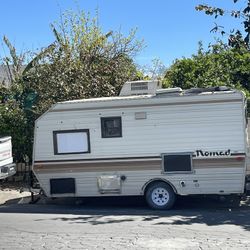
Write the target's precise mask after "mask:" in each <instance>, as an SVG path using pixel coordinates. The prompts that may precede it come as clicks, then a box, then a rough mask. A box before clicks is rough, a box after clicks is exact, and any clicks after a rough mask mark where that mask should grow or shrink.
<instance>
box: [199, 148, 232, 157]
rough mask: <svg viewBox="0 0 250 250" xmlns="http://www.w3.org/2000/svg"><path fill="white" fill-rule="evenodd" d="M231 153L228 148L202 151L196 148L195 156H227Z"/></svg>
mask: <svg viewBox="0 0 250 250" xmlns="http://www.w3.org/2000/svg"><path fill="white" fill-rule="evenodd" d="M229 155H231V151H230V149H228V150H226V151H203V150H196V157H200V156H229Z"/></svg>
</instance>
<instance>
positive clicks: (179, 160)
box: [162, 153, 192, 173]
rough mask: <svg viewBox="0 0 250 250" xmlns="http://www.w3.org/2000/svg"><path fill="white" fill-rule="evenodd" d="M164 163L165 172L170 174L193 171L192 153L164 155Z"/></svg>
mask: <svg viewBox="0 0 250 250" xmlns="http://www.w3.org/2000/svg"><path fill="white" fill-rule="evenodd" d="M162 162H163V170H164V172H168V173H169V172H190V171H192V154H191V153H179V154H178V153H176V154H163V156H162Z"/></svg>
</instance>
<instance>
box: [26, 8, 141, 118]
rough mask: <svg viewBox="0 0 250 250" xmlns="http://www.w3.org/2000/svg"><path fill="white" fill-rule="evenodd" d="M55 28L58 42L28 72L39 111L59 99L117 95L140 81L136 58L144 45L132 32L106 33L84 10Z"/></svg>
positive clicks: (36, 59)
mask: <svg viewBox="0 0 250 250" xmlns="http://www.w3.org/2000/svg"><path fill="white" fill-rule="evenodd" d="M52 30H53V33H54V35H55V39H56V41H55V42H54V43H53V45H51V46H50V47H49V49H45V50H44V51H43V52H42V53H41V54H42V56H41V54H39V55H38V56H37V57H36V58H35V60H34V62H33V63H32V67H31V69H29V70H28V71H25V72H24V73H25V81H26V84H27V86H28V88H29V89H30V90H32V91H33V92H35V93H37V103H36V108H35V109H34V111H35V112H36V113H38V114H40V113H42V112H44V111H45V110H46V109H48V108H49V107H50V106H51V104H53V103H55V102H58V101H64V100H71V99H79V98H91V97H100V96H112V95H117V94H118V93H119V91H120V89H121V86H122V84H123V83H124V82H125V81H127V80H133V79H136V78H137V68H136V66H135V64H134V63H133V60H132V58H133V56H134V55H135V54H136V53H137V52H138V51H139V50H140V49H141V47H142V42H140V41H138V40H136V39H135V31H134V30H132V31H131V32H130V34H129V35H128V36H127V37H125V36H123V35H122V34H121V33H119V32H113V31H110V32H108V33H103V32H102V31H101V29H100V27H99V26H98V22H97V17H94V18H92V19H91V18H90V17H89V15H87V16H86V15H85V14H84V13H83V12H81V13H79V14H75V13H72V12H67V13H66V14H64V15H63V16H62V19H61V22H60V23H59V24H55V25H52Z"/></svg>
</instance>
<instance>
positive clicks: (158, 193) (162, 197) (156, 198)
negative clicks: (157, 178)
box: [151, 187, 169, 206]
mask: <svg viewBox="0 0 250 250" xmlns="http://www.w3.org/2000/svg"><path fill="white" fill-rule="evenodd" d="M151 198H152V201H153V202H154V203H155V204H156V205H157V206H164V205H166V204H167V203H168V201H169V193H168V191H167V190H166V189H165V188H161V187H159V188H155V189H154V190H153V192H152V194H151Z"/></svg>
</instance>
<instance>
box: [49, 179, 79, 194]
mask: <svg viewBox="0 0 250 250" xmlns="http://www.w3.org/2000/svg"><path fill="white" fill-rule="evenodd" d="M75 192H76V187H75V179H74V178H59V179H50V193H51V194H74V193H75Z"/></svg>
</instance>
